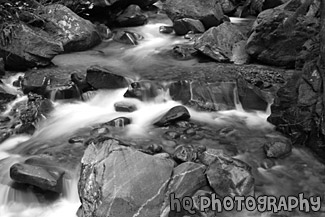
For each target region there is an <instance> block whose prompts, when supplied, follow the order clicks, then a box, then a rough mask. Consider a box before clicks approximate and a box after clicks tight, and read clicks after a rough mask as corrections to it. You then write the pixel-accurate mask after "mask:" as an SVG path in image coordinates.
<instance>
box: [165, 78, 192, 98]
mask: <svg viewBox="0 0 325 217" xmlns="http://www.w3.org/2000/svg"><path fill="white" fill-rule="evenodd" d="M169 94H170V96H171V98H172V99H173V100H175V101H180V102H182V104H186V103H188V102H189V101H190V100H191V99H192V93H191V82H190V81H188V80H181V81H176V82H173V83H171V84H170V86H169Z"/></svg>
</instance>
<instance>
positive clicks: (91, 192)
mask: <svg viewBox="0 0 325 217" xmlns="http://www.w3.org/2000/svg"><path fill="white" fill-rule="evenodd" d="M173 165H174V164H173V162H172V161H171V160H168V159H164V158H159V157H155V156H151V155H147V154H144V153H142V152H139V151H136V150H134V149H131V148H128V147H123V146H119V142H118V141H117V140H113V139H107V140H102V141H100V142H98V143H96V145H89V146H88V148H87V149H86V151H85V154H84V157H83V159H82V166H81V168H82V169H81V177H80V180H79V185H78V189H79V195H80V200H81V203H82V208H81V209H82V211H81V213H83V216H97V217H100V216H115V217H122V216H134V215H136V214H137V213H138V215H139V216H159V215H160V209H161V207H162V204H163V201H164V197H165V195H164V192H165V191H166V189H167V186H168V183H169V180H170V177H171V174H172V170H173Z"/></svg>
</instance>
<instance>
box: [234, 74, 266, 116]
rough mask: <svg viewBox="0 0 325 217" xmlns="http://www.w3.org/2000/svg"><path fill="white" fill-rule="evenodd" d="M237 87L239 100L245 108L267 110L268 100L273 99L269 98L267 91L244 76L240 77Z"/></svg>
mask: <svg viewBox="0 0 325 217" xmlns="http://www.w3.org/2000/svg"><path fill="white" fill-rule="evenodd" d="M237 88H238V97H239V101H240V103H241V105H242V107H243V109H245V110H260V111H266V109H267V106H268V101H269V102H270V103H271V100H272V99H267V94H266V93H263V91H262V90H261V89H260V88H258V87H256V86H254V85H251V84H249V83H248V82H247V81H245V80H244V79H242V78H238V80H237Z"/></svg>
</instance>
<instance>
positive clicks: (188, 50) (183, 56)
mask: <svg viewBox="0 0 325 217" xmlns="http://www.w3.org/2000/svg"><path fill="white" fill-rule="evenodd" d="M197 53H198V51H197V50H196V49H195V48H194V46H193V45H186V44H179V45H175V46H174V47H173V50H172V54H173V56H174V57H175V58H176V59H178V60H189V59H193V58H194V57H195V56H196V55H197Z"/></svg>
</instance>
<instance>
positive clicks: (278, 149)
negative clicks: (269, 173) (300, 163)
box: [264, 141, 292, 158]
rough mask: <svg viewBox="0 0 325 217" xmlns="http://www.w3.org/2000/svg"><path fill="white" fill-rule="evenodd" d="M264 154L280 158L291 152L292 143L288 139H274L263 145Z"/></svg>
mask: <svg viewBox="0 0 325 217" xmlns="http://www.w3.org/2000/svg"><path fill="white" fill-rule="evenodd" d="M264 149H265V152H266V156H267V157H269V158H281V157H284V156H286V155H288V154H290V153H291V149H292V145H291V143H290V142H289V141H283V142H282V141H275V142H269V143H266V144H265V145H264Z"/></svg>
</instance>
